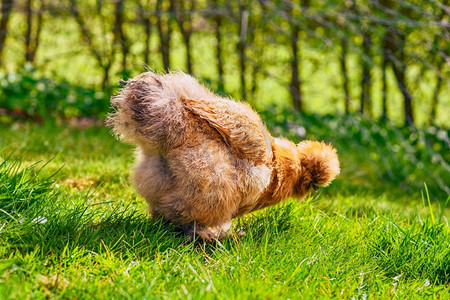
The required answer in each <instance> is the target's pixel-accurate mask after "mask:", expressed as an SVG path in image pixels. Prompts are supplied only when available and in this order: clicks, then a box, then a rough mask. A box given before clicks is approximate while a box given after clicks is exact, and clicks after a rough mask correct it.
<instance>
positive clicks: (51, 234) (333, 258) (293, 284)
mask: <svg viewBox="0 0 450 300" xmlns="http://www.w3.org/2000/svg"><path fill="white" fill-rule="evenodd" d="M266 119H267V118H266ZM320 120H321V122H323V124H327V125H323V124H322V123H320V122H319V121H320ZM320 120H319V119H316V118H315V117H314V116H304V118H303V119H297V118H294V119H292V120H291V121H289V122H293V123H295V124H300V125H304V126H305V127H306V129H307V131H308V132H307V137H308V138H318V139H325V140H328V141H332V142H333V143H334V144H335V145H336V147H337V148H338V149H339V153H340V157H341V160H342V167H343V174H342V175H341V176H340V178H339V179H338V180H336V182H335V183H333V184H332V185H331V186H330V187H329V188H327V189H325V190H323V191H321V192H319V194H314V195H312V196H311V197H309V198H307V199H305V200H304V201H302V202H298V201H295V200H289V201H288V202H286V203H285V204H282V205H279V206H277V207H272V208H268V209H265V210H262V211H259V212H257V213H254V214H250V215H247V216H245V217H243V218H241V219H237V220H235V221H234V227H235V228H236V230H241V229H242V230H244V231H245V232H246V235H245V236H242V237H237V236H235V237H232V238H230V239H227V240H225V241H223V242H222V243H218V244H212V245H206V244H201V243H200V244H193V243H190V242H189V241H188V239H187V238H186V237H184V236H182V235H180V234H179V233H178V232H176V231H175V230H174V228H173V227H172V226H171V225H170V224H165V223H163V222H162V221H160V220H152V219H150V218H149V217H148V215H147V214H146V207H145V203H144V201H143V200H142V199H141V198H140V197H139V196H138V195H137V194H136V192H135V191H134V189H133V187H132V185H131V182H130V180H129V175H130V167H131V166H132V164H133V160H134V158H133V149H132V147H130V146H128V145H124V144H121V143H120V142H118V141H116V140H114V138H113V137H111V136H110V134H109V133H108V130H107V129H105V128H95V127H93V128H88V129H85V130H80V129H73V128H69V127H66V126H63V127H55V126H50V125H43V126H37V125H27V124H22V125H20V124H15V125H13V126H12V127H11V128H0V149H1V151H3V155H2V156H1V158H0V179H1V181H0V298H17V299H23V298H53V297H55V296H56V297H62V298H83V299H84V298H138V299H139V298H194V299H198V298H223V299H228V298H252V299H253V298H277V297H280V298H329V297H336V298H347V299H348V298H351V297H354V298H365V297H370V298H379V297H385V298H393V297H400V298H417V299H423V298H424V297H429V298H438V299H439V298H440V299H446V298H448V297H450V290H449V285H448V284H449V281H450V230H449V226H448V216H449V214H448V212H449V210H448V206H447V204H448V202H447V201H448V196H447V195H446V193H445V192H443V191H442V190H441V189H440V186H439V185H438V184H436V183H435V181H434V180H433V178H430V180H429V181H428V180H424V181H426V182H427V185H428V188H429V191H428V193H427V191H426V190H425V189H424V188H421V187H420V186H419V182H420V184H423V181H421V178H423V177H420V176H421V174H420V172H419V174H418V175H417V176H419V177H418V178H416V179H415V180H413V179H411V178H409V177H408V178H404V177H402V176H403V173H402V172H401V171H400V170H394V171H392V173H393V174H392V175H391V176H392V177H386V176H388V175H387V174H385V173H384V172H385V171H386V170H387V169H385V168H383V167H380V166H379V165H384V162H383V160H384V159H386V160H395V158H396V157H397V156H395V155H397V152H392V153H390V152H386V153H385V154H384V156H383V157H382V158H380V157H378V158H377V155H378V156H380V152H377V149H373V145H372V144H371V143H370V142H367V141H366V142H365V140H364V138H363V137H361V140H358V139H357V138H356V137H354V136H353V135H352V136H349V134H350V133H351V128H352V126H353V125H352V124H353V123H352V122H353V121H352V120H349V121H348V122H349V124H347V125H345V124H346V123H345V124H344V122H342V123H339V124H343V125H342V127H344V128H346V129H345V130H347V131H345V132H343V133H342V134H339V133H336V132H333V130H332V126H333V122H341V121H342V120H339V119H335V120H329V119H327V118H322V119H320ZM289 122H288V120H286V119H280V120H276V119H274V120H268V125H269V127H270V128H271V129H272V131H273V132H278V133H280V134H283V135H285V136H289V137H291V138H295V136H294V133H293V131H295V128H294V129H292V128H291V129H289V126H291V127H292V124H291V123H289ZM355 122H356V121H355ZM358 122H360V123H357V125H358V126H359V128H360V129H359V131H360V132H361V135H362V136H364V135H365V134H366V133H367V134H369V137H371V134H373V133H372V131H371V129H370V128H372V127H370V126H375V125H374V124H372V123H370V124H364V122H365V121H364V120H360V121H358ZM289 124H291V125H289ZM314 124H315V125H314ZM378 126H382V125H378ZM378 129H379V128H378ZM382 129H384V127H383V128H382ZM395 130H397V131H396V132H397V134H393V137H392V139H394V138H395V139H396V138H398V136H400V135H401V134H402V133H401V129H395ZM395 130H394V128H391V129H390V130H389V131H388V133H387V135H388V137H389V138H391V137H390V136H391V134H392V132H393V131H395ZM366 131H367V132H366ZM365 132H366V133H365ZM395 136H397V137H395ZM345 137H347V139H346V138H345ZM350 137H351V138H350ZM297 139H298V137H297ZM369 140H370V138H369ZM395 141H397V140H395ZM401 141H402V140H401V139H399V140H398V143H400V144H399V145H401V147H402V148H403V147H404V146H403V144H401ZM435 142H436V143H437V144H439V143H440V142H439V141H435ZM378 143H379V144H380V145H381V144H382V143H381V142H378ZM395 143H397V142H395ZM439 145H440V144H439ZM379 147H380V151H381V152H384V151H385V149H386V148H385V147H383V146H379ZM435 148H436V149H437V148H438V146H435ZM420 149H421V148H420V147H419V148H418V149H415V148H414V149H409V150H408V151H406V152H407V153H406V154H408V155H412V156H414V157H419V158H420V159H421V160H420V161H422V162H423V163H424V164H425V166H424V167H423V168H424V170H428V171H430V172H431V171H432V172H437V173H436V174H440V175H439V176H440V178H442V180H443V181H444V183H448V181H447V178H446V177H445V175H446V173H445V170H443V169H445V166H444V167H439V166H436V165H433V164H431V163H428V159H429V158H428V157H427V156H426V155H425V154H424V153H423V152H421V151H422V150H420ZM441 149H442V150H441V151H436V152H433V155H442V156H443V159H444V161H446V160H447V157H446V156H445V148H441ZM372 152H373V153H374V154H372ZM11 153H12V154H11ZM431 156H432V155H431ZM400 157H403V154H402V155H401V156H400ZM36 162H40V163H38V164H37V165H36ZM398 162H399V163H400V164H401V165H402V166H403V167H404V169H406V171H408V172H409V171H410V170H411V167H410V164H413V163H414V160H413V159H404V160H399V161H398ZM44 164H46V165H45V167H43V166H44ZM42 167H43V168H42ZM61 167H62V169H61ZM406 171H405V172H406ZM428 171H427V172H428ZM427 172H425V171H424V173H423V174H424V175H423V176H426V175H427V174H428V173H427ZM55 173H56V174H55ZM418 186H419V187H418ZM428 196H430V199H429V198H428Z"/></svg>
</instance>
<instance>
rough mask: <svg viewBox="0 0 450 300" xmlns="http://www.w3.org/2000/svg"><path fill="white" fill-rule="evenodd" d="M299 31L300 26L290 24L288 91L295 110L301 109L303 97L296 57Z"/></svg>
mask: <svg viewBox="0 0 450 300" xmlns="http://www.w3.org/2000/svg"><path fill="white" fill-rule="evenodd" d="M299 33H300V27H299V26H298V25H297V24H291V50H292V60H291V73H292V75H291V85H290V91H291V96H292V102H293V104H294V108H295V109H296V110H297V111H301V110H302V108H303V107H302V106H303V101H302V100H303V99H302V93H301V89H300V74H299V73H300V72H299V66H298V64H299V57H298V37H299Z"/></svg>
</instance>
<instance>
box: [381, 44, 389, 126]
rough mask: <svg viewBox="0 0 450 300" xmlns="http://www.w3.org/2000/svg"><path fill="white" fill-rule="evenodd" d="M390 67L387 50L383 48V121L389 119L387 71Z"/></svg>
mask: <svg viewBox="0 0 450 300" xmlns="http://www.w3.org/2000/svg"><path fill="white" fill-rule="evenodd" d="M387 67H388V58H387V53H386V50H385V49H384V48H383V62H382V65H381V72H382V75H381V76H382V84H383V90H382V110H383V111H382V113H381V118H382V119H383V120H387V119H388V104H387V78H386V71H387V70H386V69H387Z"/></svg>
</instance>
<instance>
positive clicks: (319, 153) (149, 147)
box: [108, 72, 340, 240]
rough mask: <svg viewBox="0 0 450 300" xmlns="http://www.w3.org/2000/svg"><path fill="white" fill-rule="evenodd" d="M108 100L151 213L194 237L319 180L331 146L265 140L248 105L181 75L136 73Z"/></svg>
mask: <svg viewBox="0 0 450 300" xmlns="http://www.w3.org/2000/svg"><path fill="white" fill-rule="evenodd" d="M122 84H123V85H124V88H123V89H122V90H121V92H120V93H119V94H118V95H117V96H114V97H112V98H111V103H112V105H113V106H114V107H115V108H116V111H115V112H114V113H113V114H111V115H110V116H109V118H108V124H109V126H111V127H112V128H113V131H114V133H115V134H116V135H117V136H119V137H120V138H121V139H122V140H124V141H126V142H129V143H131V144H134V145H136V146H137V153H138V154H137V156H138V158H137V160H138V163H137V165H136V167H135V172H134V182H135V185H136V189H137V190H138V192H139V193H140V194H141V195H142V196H143V197H144V198H145V199H146V200H147V202H148V204H149V207H150V210H151V213H152V215H154V216H162V217H164V218H166V219H168V220H171V221H172V222H174V223H175V224H177V225H179V226H181V227H183V228H184V229H185V230H186V232H187V233H188V234H191V235H192V234H193V232H195V233H196V234H198V235H199V236H200V237H201V238H203V239H206V240H211V239H214V238H222V237H224V236H225V234H226V232H227V231H228V229H229V228H230V226H231V220H232V219H233V218H235V217H238V216H241V215H243V214H245V213H248V212H251V211H254V210H257V209H260V208H263V207H267V206H271V205H274V204H277V203H279V202H281V201H282V200H284V199H286V198H288V197H298V198H302V197H304V196H305V195H307V194H308V193H309V192H310V191H311V190H312V189H313V188H314V187H316V186H327V185H328V184H329V183H330V182H331V181H332V180H333V179H334V178H335V177H336V176H337V175H338V174H339V172H340V169H339V160H338V157H337V153H336V150H335V149H334V148H333V147H331V146H330V145H327V144H325V143H323V142H315V141H303V142H301V143H299V144H298V145H295V144H294V143H293V142H291V141H289V140H286V139H283V138H273V137H272V136H271V135H270V133H269V132H268V131H267V129H266V127H265V126H264V124H263V123H262V121H261V119H260V117H259V116H258V114H257V113H256V112H255V111H253V110H252V109H251V108H250V106H248V105H247V104H245V103H242V102H236V101H234V100H232V99H227V98H222V97H219V96H218V95H216V94H214V93H212V92H210V91H209V90H208V89H206V88H205V87H204V86H202V85H200V84H199V83H198V82H197V81H196V80H195V79H194V78H192V77H191V76H189V75H186V74H184V73H181V72H179V73H170V74H164V75H158V74H155V73H152V72H146V73H143V74H141V75H139V76H137V77H135V78H133V79H131V80H129V81H128V82H123V83H122Z"/></svg>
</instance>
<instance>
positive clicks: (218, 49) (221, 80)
mask: <svg viewBox="0 0 450 300" xmlns="http://www.w3.org/2000/svg"><path fill="white" fill-rule="evenodd" d="M214 8H215V9H218V8H219V6H218V4H217V0H215V1H214ZM221 27H222V16H221V15H220V14H219V13H218V12H216V15H215V17H214V33H215V36H216V62H217V73H218V75H219V84H218V90H219V91H220V92H224V91H225V89H224V76H223V75H224V71H223V62H222V34H221V32H220V29H221Z"/></svg>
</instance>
